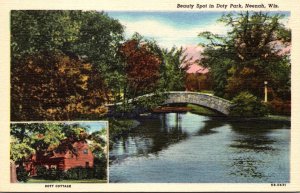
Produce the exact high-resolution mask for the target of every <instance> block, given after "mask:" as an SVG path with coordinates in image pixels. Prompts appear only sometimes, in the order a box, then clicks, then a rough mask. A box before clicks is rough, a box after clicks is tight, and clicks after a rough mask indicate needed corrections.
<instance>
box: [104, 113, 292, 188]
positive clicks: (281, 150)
mask: <svg viewBox="0 0 300 193" xmlns="http://www.w3.org/2000/svg"><path fill="white" fill-rule="evenodd" d="M139 121H140V123H141V124H140V125H139V126H138V127H136V128H135V129H134V130H132V132H130V133H129V134H127V135H124V136H123V138H121V139H120V140H119V141H118V143H116V144H114V146H113V149H112V150H111V151H110V159H111V160H112V162H111V163H110V164H111V165H110V181H111V182H191V183H192V182H198V183H199V182H220V183H234V182H247V183H250V182H255V183H257V182H264V183H271V182H288V181H289V151H290V149H289V147H290V144H289V141H290V131H289V128H290V125H289V124H287V123H274V122H245V121H244V122H241V121H227V120H224V119H216V118H211V117H205V116H199V115H195V114H192V113H186V114H181V113H178V114H176V113H168V114H161V115H159V116H158V117H156V118H143V119H139Z"/></svg>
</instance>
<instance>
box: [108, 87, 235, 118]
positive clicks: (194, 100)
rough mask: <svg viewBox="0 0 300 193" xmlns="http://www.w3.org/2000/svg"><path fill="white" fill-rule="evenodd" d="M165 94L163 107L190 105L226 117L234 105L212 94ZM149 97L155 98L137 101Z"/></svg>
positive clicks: (171, 92)
mask: <svg viewBox="0 0 300 193" xmlns="http://www.w3.org/2000/svg"><path fill="white" fill-rule="evenodd" d="M165 94H167V99H166V100H165V101H164V102H163V103H162V105H167V104H174V103H190V104H195V105H199V106H203V107H207V108H210V109H213V110H215V111H218V112H220V113H222V114H225V115H228V114H229V108H230V106H231V105H232V103H231V101H228V100H226V99H223V98H220V97H217V96H214V95H211V94H204V93H198V92H187V91H169V92H166V93H165ZM147 96H148V97H150V96H153V94H147V95H143V96H139V97H137V98H136V99H138V98H141V97H147ZM131 101H132V100H129V101H128V102H129V103H130V102H131ZM116 105H121V103H117V104H116ZM106 106H107V107H108V108H110V107H112V106H114V104H108V105H106Z"/></svg>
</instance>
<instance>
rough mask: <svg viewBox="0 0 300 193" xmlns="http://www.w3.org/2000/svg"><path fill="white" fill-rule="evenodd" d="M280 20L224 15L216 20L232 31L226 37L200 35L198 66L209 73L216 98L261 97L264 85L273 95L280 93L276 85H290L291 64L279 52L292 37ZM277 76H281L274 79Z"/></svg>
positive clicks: (276, 17) (255, 15)
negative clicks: (249, 95)
mask: <svg viewBox="0 0 300 193" xmlns="http://www.w3.org/2000/svg"><path fill="white" fill-rule="evenodd" d="M283 17H284V15H279V14H272V15H271V14H268V13H263V12H241V13H239V14H227V15H223V17H222V18H221V19H220V20H219V21H221V22H223V23H225V24H226V25H227V26H229V27H230V29H231V30H230V31H229V32H228V33H227V35H226V36H220V35H215V34H212V33H210V32H203V33H201V34H199V37H201V38H204V39H205V41H204V43H203V45H204V46H205V48H206V49H205V51H204V53H203V55H204V58H203V59H202V60H201V63H202V65H204V66H206V67H208V68H210V70H211V73H212V76H213V80H214V89H215V92H216V95H219V96H223V97H227V98H232V97H233V96H235V95H236V93H239V92H242V91H248V92H250V93H252V94H254V95H255V96H257V97H262V94H263V92H262V87H263V83H264V81H268V82H269V86H270V87H271V88H273V90H274V91H275V93H279V90H277V89H276V86H275V84H276V82H277V83H278V82H280V83H281V84H285V85H286V83H287V82H289V81H286V80H287V78H286V77H290V70H288V69H289V66H290V62H289V59H288V56H287V55H282V54H280V52H281V51H282V50H283V48H285V47H286V46H288V45H289V44H290V40H291V38H290V36H291V34H290V30H289V29H286V28H285V26H284V25H283V24H281V22H280V19H282V18H283ZM278 72H280V73H283V74H284V76H280V77H279V76H277V75H276V74H277V73H278ZM283 77H285V78H284V79H282V78H283ZM286 87H288V85H287V86H284V88H286ZM281 88H282V87H281ZM285 92H289V91H288V90H285Z"/></svg>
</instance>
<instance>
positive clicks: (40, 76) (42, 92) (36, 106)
mask: <svg viewBox="0 0 300 193" xmlns="http://www.w3.org/2000/svg"><path fill="white" fill-rule="evenodd" d="M11 84H12V87H11V91H12V94H11V96H12V99H11V109H12V111H11V115H12V117H11V118H12V120H73V119H78V118H80V117H82V116H83V115H88V114H102V113H104V112H105V108H104V106H102V104H103V103H104V101H105V99H104V95H103V94H102V93H103V90H104V88H103V87H104V86H103V84H104V83H103V80H102V77H101V76H100V74H99V73H98V72H97V70H95V69H94V67H93V66H92V65H91V64H89V63H85V62H84V61H82V60H79V59H72V58H70V57H69V56H66V55H62V54H59V53H45V52H44V53H41V54H40V55H34V56H29V57H26V58H24V59H23V60H19V62H18V66H17V67H16V68H14V70H13V71H12V77H11Z"/></svg>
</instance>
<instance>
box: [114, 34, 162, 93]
mask: <svg viewBox="0 0 300 193" xmlns="http://www.w3.org/2000/svg"><path fill="white" fill-rule="evenodd" d="M120 54H121V57H122V58H123V60H124V63H125V74H126V79H127V86H128V90H129V92H130V95H131V96H137V95H140V94H144V93H149V92H153V91H154V89H155V88H156V86H157V83H158V80H159V77H160V72H159V69H160V64H161V62H162V61H161V59H160V58H159V57H158V56H157V55H155V53H153V52H152V51H151V50H150V48H149V47H148V45H147V44H143V43H142V42H139V41H138V40H135V39H132V40H128V41H127V42H125V43H124V44H123V45H122V46H121V48H120Z"/></svg>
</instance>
